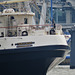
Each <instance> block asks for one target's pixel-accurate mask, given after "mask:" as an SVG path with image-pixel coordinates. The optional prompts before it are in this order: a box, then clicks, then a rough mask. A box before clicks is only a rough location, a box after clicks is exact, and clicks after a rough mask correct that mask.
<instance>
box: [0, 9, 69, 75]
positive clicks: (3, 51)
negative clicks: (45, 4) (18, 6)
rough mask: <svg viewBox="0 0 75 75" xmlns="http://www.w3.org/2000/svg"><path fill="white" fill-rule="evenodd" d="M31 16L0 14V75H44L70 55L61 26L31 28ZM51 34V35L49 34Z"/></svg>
mask: <svg viewBox="0 0 75 75" xmlns="http://www.w3.org/2000/svg"><path fill="white" fill-rule="evenodd" d="M34 15H35V14H34V13H32V12H15V11H14V10H13V9H5V10H4V11H3V12H1V13H0V73H1V74H2V75H5V74H7V75H22V74H28V75H29V74H31V75H32V74H33V75H35V74H36V75H45V74H46V73H47V71H49V70H51V69H52V68H53V67H54V66H55V65H57V64H59V63H60V62H61V61H63V60H64V59H65V57H66V55H67V53H68V52H69V50H68V45H67V43H66V40H65V37H64V35H63V34H62V28H61V26H60V25H56V29H55V30H54V32H52V31H51V28H50V25H41V28H40V26H39V25H32V17H33V16H34ZM50 31H51V33H50Z"/></svg>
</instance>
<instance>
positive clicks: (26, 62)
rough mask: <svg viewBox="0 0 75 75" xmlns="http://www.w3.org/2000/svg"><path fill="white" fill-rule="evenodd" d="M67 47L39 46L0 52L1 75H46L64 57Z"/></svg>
mask: <svg viewBox="0 0 75 75" xmlns="http://www.w3.org/2000/svg"><path fill="white" fill-rule="evenodd" d="M67 49H68V46H61V45H59V46H44V47H43V46H41V47H30V48H17V49H7V50H0V73H1V74H2V75H5V74H6V75H46V73H47V71H48V70H51V69H52V68H53V67H54V66H55V65H57V64H58V63H59V62H60V61H61V60H62V59H63V58H64V57H65V53H66V52H67V53H68V51H69V50H67Z"/></svg>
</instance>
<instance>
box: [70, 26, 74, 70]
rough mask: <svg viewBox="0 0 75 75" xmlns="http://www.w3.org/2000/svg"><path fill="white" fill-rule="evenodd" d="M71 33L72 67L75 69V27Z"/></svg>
mask: <svg viewBox="0 0 75 75" xmlns="http://www.w3.org/2000/svg"><path fill="white" fill-rule="evenodd" d="M70 33H71V53H70V68H71V69H75V27H73V28H72V29H71V30H70Z"/></svg>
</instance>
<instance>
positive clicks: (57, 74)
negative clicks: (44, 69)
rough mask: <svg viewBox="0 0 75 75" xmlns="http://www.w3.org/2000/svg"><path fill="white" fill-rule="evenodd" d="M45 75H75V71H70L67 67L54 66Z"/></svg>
mask: <svg viewBox="0 0 75 75" xmlns="http://www.w3.org/2000/svg"><path fill="white" fill-rule="evenodd" d="M47 75H75V69H70V66H69V65H68V66H66V65H61V66H56V67H55V68H53V69H52V70H51V71H49V72H48V73H47Z"/></svg>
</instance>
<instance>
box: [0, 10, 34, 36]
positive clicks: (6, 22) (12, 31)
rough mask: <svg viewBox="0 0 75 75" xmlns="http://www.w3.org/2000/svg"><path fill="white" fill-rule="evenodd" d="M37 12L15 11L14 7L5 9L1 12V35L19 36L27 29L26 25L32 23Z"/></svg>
mask: <svg viewBox="0 0 75 75" xmlns="http://www.w3.org/2000/svg"><path fill="white" fill-rule="evenodd" d="M34 15H35V14H34V13H32V12H15V11H14V9H4V11H3V12H2V13H0V36H1V37H3V36H18V35H21V34H20V33H21V32H23V31H26V26H28V25H32V19H33V16H34Z"/></svg>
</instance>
